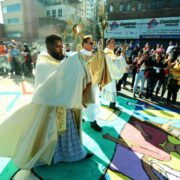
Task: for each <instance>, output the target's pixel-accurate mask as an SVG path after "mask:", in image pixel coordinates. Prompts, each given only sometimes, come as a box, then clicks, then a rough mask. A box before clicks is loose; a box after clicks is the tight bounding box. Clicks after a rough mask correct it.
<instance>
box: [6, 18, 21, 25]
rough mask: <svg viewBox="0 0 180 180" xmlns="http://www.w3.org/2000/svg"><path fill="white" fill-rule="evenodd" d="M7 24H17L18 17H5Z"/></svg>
mask: <svg viewBox="0 0 180 180" xmlns="http://www.w3.org/2000/svg"><path fill="white" fill-rule="evenodd" d="M6 22H7V24H18V23H19V18H12V19H7V21H6Z"/></svg>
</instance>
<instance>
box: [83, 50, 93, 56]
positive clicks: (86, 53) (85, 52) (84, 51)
mask: <svg viewBox="0 0 180 180" xmlns="http://www.w3.org/2000/svg"><path fill="white" fill-rule="evenodd" d="M80 52H81V53H82V54H83V55H86V56H92V55H93V54H92V52H91V51H87V50H86V49H81V50H80Z"/></svg>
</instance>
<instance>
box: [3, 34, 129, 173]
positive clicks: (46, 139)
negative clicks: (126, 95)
mask: <svg viewBox="0 0 180 180" xmlns="http://www.w3.org/2000/svg"><path fill="white" fill-rule="evenodd" d="M45 43H46V48H47V52H43V53H41V54H39V56H38V58H37V63H36V69H35V90H34V94H33V97H32V101H31V103H29V104H26V105H25V106H23V107H21V108H20V109H18V110H16V111H15V112H13V113H11V114H10V115H8V117H5V118H4V119H3V120H2V119H1V121H0V122H1V124H0V147H1V148H0V156H1V157H10V158H12V160H13V162H14V164H15V165H16V166H17V167H18V168H20V169H26V170H32V169H33V167H36V166H40V165H45V164H46V165H51V164H56V163H58V162H74V161H79V160H82V159H87V158H91V157H92V156H93V154H91V153H88V152H87V151H86V150H85V147H84V146H83V144H82V136H81V131H82V129H81V122H82V112H83V114H84V115H85V120H87V121H90V126H89V128H93V129H94V130H95V131H96V132H97V133H98V132H100V131H102V130H103V127H100V126H99V125H98V121H97V119H96V116H97V114H98V112H99V107H100V105H101V103H100V102H101V100H103V101H105V103H106V104H107V105H109V106H110V108H113V109H116V110H117V109H118V108H117V107H116V96H117V91H116V84H117V81H119V80H120V79H121V78H122V76H123V74H124V72H125V71H126V61H125V58H124V57H123V56H116V55H115V54H114V48H115V41H114V39H113V38H111V39H108V40H107V42H106V48H105V49H104V50H101V49H99V50H98V51H96V52H95V53H92V51H93V44H94V42H93V39H92V37H91V36H85V37H84V38H83V40H82V49H81V50H80V51H78V52H77V53H75V54H73V55H72V56H69V57H66V58H63V59H62V57H63V56H62V54H63V42H62V38H61V37H60V36H59V35H55V34H52V35H49V36H47V37H46V39H45ZM122 53H123V52H122ZM100 97H101V100H100Z"/></svg>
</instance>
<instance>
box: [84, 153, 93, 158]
mask: <svg viewBox="0 0 180 180" xmlns="http://www.w3.org/2000/svg"><path fill="white" fill-rule="evenodd" d="M92 156H94V154H92V153H87V154H86V156H85V158H84V159H89V158H91V157H92Z"/></svg>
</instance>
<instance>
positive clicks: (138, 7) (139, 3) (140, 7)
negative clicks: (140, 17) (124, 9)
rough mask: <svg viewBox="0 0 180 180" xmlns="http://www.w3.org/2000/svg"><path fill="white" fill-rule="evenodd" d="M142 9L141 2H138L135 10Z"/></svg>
mask: <svg viewBox="0 0 180 180" xmlns="http://www.w3.org/2000/svg"><path fill="white" fill-rule="evenodd" d="M141 9H142V2H138V6H137V10H138V11H140V10H141Z"/></svg>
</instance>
